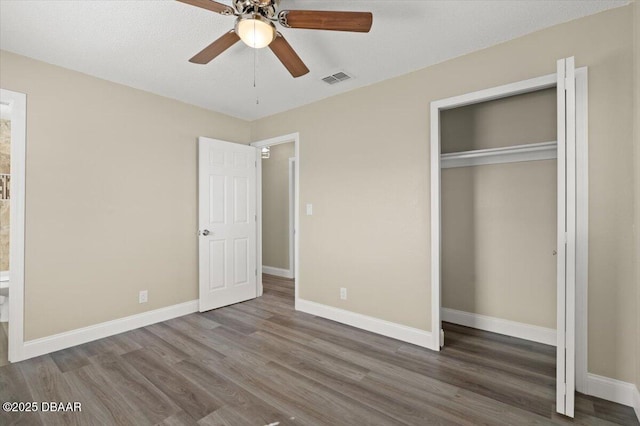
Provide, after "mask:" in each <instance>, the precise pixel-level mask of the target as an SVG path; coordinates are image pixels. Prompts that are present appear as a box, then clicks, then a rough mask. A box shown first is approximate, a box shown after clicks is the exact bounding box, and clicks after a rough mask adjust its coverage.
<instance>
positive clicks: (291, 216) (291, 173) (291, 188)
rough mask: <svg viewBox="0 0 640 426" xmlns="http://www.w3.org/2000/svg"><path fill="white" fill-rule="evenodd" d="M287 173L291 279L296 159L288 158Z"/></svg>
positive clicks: (293, 263)
mask: <svg viewBox="0 0 640 426" xmlns="http://www.w3.org/2000/svg"><path fill="white" fill-rule="evenodd" d="M288 171H289V173H288V174H289V271H290V273H291V278H293V276H294V272H295V263H296V261H295V255H294V253H295V250H296V240H295V238H296V231H295V229H296V224H295V222H296V220H295V217H296V181H295V176H296V158H295V157H291V158H289V164H288Z"/></svg>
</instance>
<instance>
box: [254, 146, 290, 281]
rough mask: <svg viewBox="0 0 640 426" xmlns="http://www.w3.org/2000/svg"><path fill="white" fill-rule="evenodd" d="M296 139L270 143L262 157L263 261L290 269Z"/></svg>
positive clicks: (276, 266)
mask: <svg viewBox="0 0 640 426" xmlns="http://www.w3.org/2000/svg"><path fill="white" fill-rule="evenodd" d="M294 156H295V147H294V144H293V142H290V143H284V144H280V145H274V146H272V147H271V156H270V158H269V159H266V160H262V264H263V265H264V266H271V267H274V268H282V269H287V270H288V269H289V158H290V157H294Z"/></svg>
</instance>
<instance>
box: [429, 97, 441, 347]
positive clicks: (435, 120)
mask: <svg viewBox="0 0 640 426" xmlns="http://www.w3.org/2000/svg"><path fill="white" fill-rule="evenodd" d="M430 120H431V142H430V145H431V156H430V159H431V166H430V169H431V170H430V173H431V192H430V199H431V334H432V336H434V338H433V341H432V342H431V349H432V350H434V351H439V350H440V346H441V345H442V344H443V343H444V339H441V338H440V337H441V335H442V323H441V320H440V306H441V305H442V300H441V298H440V287H441V286H442V281H441V280H440V268H441V267H442V265H441V263H440V261H441V257H440V252H441V251H442V243H441V241H442V229H441V226H440V223H441V221H442V219H441V217H440V213H441V211H440V203H441V191H440V178H441V173H442V169H441V165H440V106H439V103H438V102H431V118H430ZM436 336H437V337H436Z"/></svg>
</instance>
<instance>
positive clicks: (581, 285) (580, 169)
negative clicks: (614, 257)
mask: <svg viewBox="0 0 640 426" xmlns="http://www.w3.org/2000/svg"><path fill="white" fill-rule="evenodd" d="M588 95H589V90H588V71H587V68H586V67H582V68H578V69H577V70H576V177H577V180H576V203H577V205H576V207H577V215H576V330H575V332H576V390H577V391H578V392H583V393H584V392H585V389H586V387H587V355H588V352H589V351H588V346H587V340H588V326H589V318H588V312H587V308H588V294H589V292H588V289H587V287H588V284H589V132H588V129H589V123H588V120H589V110H588V109H589V102H588Z"/></svg>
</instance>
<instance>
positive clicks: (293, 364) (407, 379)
mask: <svg viewBox="0 0 640 426" xmlns="http://www.w3.org/2000/svg"><path fill="white" fill-rule="evenodd" d="M264 281H265V283H264V284H265V294H264V296H262V297H260V298H258V299H255V300H252V301H248V302H244V303H240V304H237V305H233V306H229V307H226V308H221V309H217V310H213V311H210V312H206V313H204V314H192V315H188V316H185V317H181V318H177V319H173V320H170V321H166V322H163V323H159V324H154V325H152V326H149V327H144V328H141V329H138V330H134V331H130V332H127V333H123V334H120V335H116V336H112V337H109V338H106V339H102V340H98V341H95V342H91V343H87V344H84V345H81V346H77V347H74V348H70V349H66V350H63V351H59V352H56V353H53V354H50V355H45V356H42V357H39V358H35V359H31V360H27V361H24V362H21V363H17V364H10V365H6V366H4V367H0V401H2V402H4V401H62V402H73V401H79V402H81V403H82V411H81V412H79V413H77V412H76V413H23V414H18V413H5V412H2V413H0V424H2V425H10V424H28V425H32V424H33V425H39V424H44V425H58V424H60V425H154V424H158V425H195V424H198V425H216V426H223V425H227V426H238V425H240V426H243V425H255V426H262V425H275V424H278V425H357V426H361V425H479V424H484V425H509V426H513V425H551V424H571V423H573V424H580V425H613V424H618V425H637V424H638V422H637V420H636V418H635V415H634V413H633V410H632V409H631V408H629V407H623V406H620V405H617V404H613V403H610V402H607V401H603V400H600V399H597V398H592V397H587V396H584V395H578V396H577V398H576V418H575V420H573V421H572V420H570V419H567V418H564V417H562V416H559V415H556V414H555V413H554V401H555V397H554V388H555V381H554V376H555V366H554V362H555V361H554V360H555V349H554V348H553V347H549V346H544V345H540V344H535V343H531V342H526V341H523V340H518V339H514V338H510V337H505V336H500V335H496V334H492V333H487V332H482V331H478V330H473V329H469V328H465V327H460V326H455V325H446V336H447V346H446V347H445V348H444V350H443V351H442V352H440V353H435V352H432V351H429V350H427V349H422V348H419V347H416V346H412V345H409V344H405V343H403V342H399V341H397V340H394V339H389V338H386V337H382V336H379V335H376V334H372V333H368V332H366V331H362V330H358V329H355V328H352V327H348V326H345V325H342V324H339V323H335V322H332V321H328V320H325V319H322V318H318V317H313V316H311V315H307V314H304V313H300V312H295V311H294V309H293V282H292V281H290V280H285V279H281V278H277V277H272V276H268V275H265V276H264Z"/></svg>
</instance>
